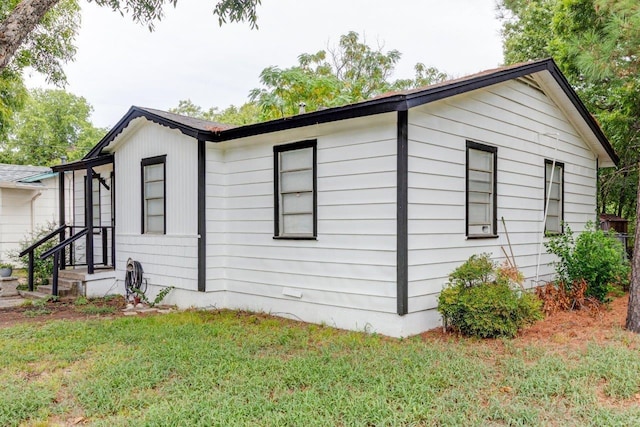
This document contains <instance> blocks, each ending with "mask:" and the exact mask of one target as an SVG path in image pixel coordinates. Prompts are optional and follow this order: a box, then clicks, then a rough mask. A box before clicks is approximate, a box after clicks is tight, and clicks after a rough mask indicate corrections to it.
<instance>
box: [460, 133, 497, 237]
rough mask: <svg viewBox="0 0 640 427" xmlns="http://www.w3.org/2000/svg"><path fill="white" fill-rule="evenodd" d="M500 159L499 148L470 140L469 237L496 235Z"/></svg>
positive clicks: (468, 177) (468, 185) (468, 168)
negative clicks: (497, 177)
mask: <svg viewBox="0 0 640 427" xmlns="http://www.w3.org/2000/svg"><path fill="white" fill-rule="evenodd" d="M497 156H498V149H497V148H496V147H491V146H488V145H484V144H479V143H477V142H471V141H467V165H466V181H467V182H466V184H467V192H466V199H467V200H466V201H467V237H470V238H479V237H495V236H496V235H497V220H496V215H497V203H496V202H497V195H496V188H497V186H496V176H497V172H496V170H497Z"/></svg>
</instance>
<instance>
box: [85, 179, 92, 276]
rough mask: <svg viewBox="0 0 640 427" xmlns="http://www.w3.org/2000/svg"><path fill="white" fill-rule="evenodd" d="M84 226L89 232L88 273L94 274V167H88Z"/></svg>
mask: <svg viewBox="0 0 640 427" xmlns="http://www.w3.org/2000/svg"><path fill="white" fill-rule="evenodd" d="M84 200H85V205H86V206H85V207H84V212H85V214H84V226H85V228H86V229H87V230H88V231H89V232H88V233H87V244H86V251H85V252H86V257H87V273H89V274H93V168H91V167H88V168H87V185H86V186H85V195H84Z"/></svg>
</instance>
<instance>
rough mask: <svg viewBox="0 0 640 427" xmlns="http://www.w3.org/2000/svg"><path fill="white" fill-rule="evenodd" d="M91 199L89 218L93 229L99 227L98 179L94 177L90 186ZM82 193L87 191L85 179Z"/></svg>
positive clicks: (85, 178)
mask: <svg viewBox="0 0 640 427" xmlns="http://www.w3.org/2000/svg"><path fill="white" fill-rule="evenodd" d="M91 190H92V197H91V201H92V202H93V203H92V205H91V218H92V221H93V222H92V224H93V227H100V225H101V223H100V222H101V217H100V178H99V176H98V177H94V178H93V180H92V185H91ZM84 191H85V192H86V191H87V177H86V176H85V177H84Z"/></svg>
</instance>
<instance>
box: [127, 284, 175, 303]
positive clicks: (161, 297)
mask: <svg viewBox="0 0 640 427" xmlns="http://www.w3.org/2000/svg"><path fill="white" fill-rule="evenodd" d="M173 289H175V286H168V287H166V288H164V289H162V290H161V291H160V292H158V295H156V297H155V298H154V299H153V301H151V300H149V298H147V295H146V294H145V293H144V292H142V291H141V290H140V289H134V290H133V292H134V293H135V294H136V295H138V297H140V300H141V301H142V302H144V303H145V304H148V305H149V307H155V306H156V305H158V304H160V303H161V302H162V300H164V299H165V297H166V296H167V295H168V294H169V292H171V291H172V290H173Z"/></svg>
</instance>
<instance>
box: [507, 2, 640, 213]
mask: <svg viewBox="0 0 640 427" xmlns="http://www.w3.org/2000/svg"><path fill="white" fill-rule="evenodd" d="M598 4H599V1H598V0H566V1H565V0H503V1H502V2H501V3H500V8H499V9H500V11H501V17H502V19H503V27H502V37H503V48H504V57H505V62H506V63H507V64H511V63H515V62H522V61H527V60H532V59H538V58H542V57H549V56H551V57H553V58H554V59H555V60H556V62H557V63H558V66H559V67H560V68H561V69H562V71H563V72H564V73H565V75H566V76H567V78H568V79H569V81H570V83H571V84H572V86H573V87H574V89H576V91H577V92H578V94H579V95H580V98H581V99H582V100H583V101H584V102H585V104H586V105H587V108H588V109H589V111H591V112H592V113H594V115H595V116H596V117H597V119H598V121H599V122H600V126H601V127H602V129H603V130H604V132H605V134H607V136H608V138H609V140H610V141H611V143H612V145H613V147H614V148H615V150H616V152H617V153H618V155H619V156H620V165H619V167H618V168H617V169H607V170H601V171H599V177H598V181H599V185H598V210H599V212H603V213H604V212H608V213H615V214H617V215H619V216H625V217H627V218H631V219H633V218H634V216H635V205H636V188H635V184H634V183H635V182H636V181H637V178H638V175H637V174H638V172H637V168H636V151H637V150H636V148H634V147H637V145H638V143H639V142H640V141H638V137H639V135H638V134H637V132H636V131H635V130H634V127H633V126H629V123H630V121H633V120H635V117H637V114H636V113H637V111H636V109H637V108H636V106H637V105H640V104H639V103H638V102H636V98H637V91H635V89H634V88H635V84H630V83H631V81H632V80H633V79H629V78H628V77H629V76H625V75H620V74H619V75H615V76H614V75H608V76H604V75H599V76H596V75H595V74H594V73H591V72H590V70H589V69H588V68H585V64H584V63H583V62H582V63H581V62H580V61H581V60H580V58H579V55H578V46H580V43H593V44H594V45H599V44H600V41H599V37H600V36H601V35H602V36H603V37H604V32H605V31H606V22H607V17H606V13H605V11H604V9H602V8H601V7H600V6H599V5H598ZM588 34H590V36H589V37H590V38H587V35H588Z"/></svg>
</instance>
